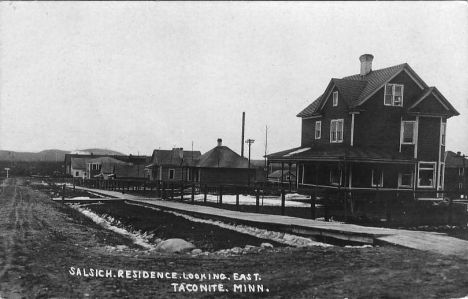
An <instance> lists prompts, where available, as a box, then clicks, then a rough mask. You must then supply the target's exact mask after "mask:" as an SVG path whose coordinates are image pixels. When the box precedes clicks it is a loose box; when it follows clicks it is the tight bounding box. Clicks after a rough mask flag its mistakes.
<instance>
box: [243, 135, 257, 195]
mask: <svg viewBox="0 0 468 299" xmlns="http://www.w3.org/2000/svg"><path fill="white" fill-rule="evenodd" d="M254 142H255V140H253V139H247V140H246V141H245V143H247V144H248V145H249V176H248V178H249V181H248V183H247V184H248V185H249V186H250V147H251V145H252V143H254Z"/></svg>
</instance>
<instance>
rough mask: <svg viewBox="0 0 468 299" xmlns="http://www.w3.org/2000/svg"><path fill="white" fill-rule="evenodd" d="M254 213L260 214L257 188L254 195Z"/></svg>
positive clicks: (258, 190)
mask: <svg viewBox="0 0 468 299" xmlns="http://www.w3.org/2000/svg"><path fill="white" fill-rule="evenodd" d="M255 206H256V208H255V211H256V212H257V213H260V189H258V188H257V191H256V193H255Z"/></svg>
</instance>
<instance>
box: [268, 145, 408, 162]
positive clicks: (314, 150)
mask: <svg viewBox="0 0 468 299" xmlns="http://www.w3.org/2000/svg"><path fill="white" fill-rule="evenodd" d="M266 157H267V158H268V161H269V162H293V163H295V162H308V161H310V162H319V161H348V162H382V163H404V164H414V163H416V162H417V161H416V159H414V158H413V157H410V156H408V155H404V154H402V153H395V152H394V151H393V150H388V149H384V148H359V147H353V146H348V147H338V146H330V147H320V148H319V147H296V148H292V149H289V150H286V151H281V152H278V153H274V154H270V155H267V156H266Z"/></svg>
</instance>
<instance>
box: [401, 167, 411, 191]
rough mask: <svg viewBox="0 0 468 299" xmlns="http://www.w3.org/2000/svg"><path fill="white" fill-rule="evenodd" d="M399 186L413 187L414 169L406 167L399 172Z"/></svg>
mask: <svg viewBox="0 0 468 299" xmlns="http://www.w3.org/2000/svg"><path fill="white" fill-rule="evenodd" d="M398 187H403V188H412V187H413V170H411V169H406V170H403V171H401V172H400V173H399V174H398Z"/></svg>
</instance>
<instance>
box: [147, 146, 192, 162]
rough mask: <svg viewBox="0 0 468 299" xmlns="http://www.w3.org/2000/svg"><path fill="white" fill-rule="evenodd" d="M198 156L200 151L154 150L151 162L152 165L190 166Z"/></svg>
mask: <svg viewBox="0 0 468 299" xmlns="http://www.w3.org/2000/svg"><path fill="white" fill-rule="evenodd" d="M200 156H201V152H200V151H193V152H192V151H184V150H183V149H180V148H174V149H172V150H154V151H153V156H152V161H153V164H156V165H184V166H192V165H194V163H195V162H196V160H197V159H198V158H199V157H200ZM153 164H152V165H153ZM149 166H151V165H149Z"/></svg>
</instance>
